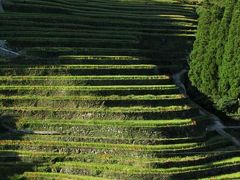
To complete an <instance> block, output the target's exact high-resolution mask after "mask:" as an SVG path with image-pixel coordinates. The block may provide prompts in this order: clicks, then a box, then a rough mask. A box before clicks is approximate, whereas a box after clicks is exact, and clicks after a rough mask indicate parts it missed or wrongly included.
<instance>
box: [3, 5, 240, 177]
mask: <svg viewBox="0 0 240 180" xmlns="http://www.w3.org/2000/svg"><path fill="white" fill-rule="evenodd" d="M4 8H5V13H2V14H0V16H1V17H0V24H1V28H0V36H1V37H0V38H1V39H6V40H7V42H8V44H9V46H10V47H14V48H17V49H20V50H21V52H22V53H21V56H18V57H17V58H1V65H0V66H1V67H0V102H1V103H0V112H1V117H0V128H1V133H0V175H1V177H3V178H5V179H10V178H11V179H180V180H181V179H223V178H224V177H226V176H227V177H228V178H233V177H234V178H238V177H239V176H240V174H239V168H240V158H239V153H240V151H239V149H238V147H237V146H235V145H234V144H233V143H232V142H231V141H230V140H229V139H227V138H223V137H222V136H221V135H219V134H218V133H217V132H215V131H211V132H206V128H207V127H208V125H209V124H211V121H212V120H211V116H209V115H206V114H204V115H203V114H201V112H200V109H199V107H198V106H196V104H194V103H192V102H191V101H190V100H189V98H188V97H187V96H185V95H184V94H183V93H182V91H181V89H180V88H179V87H178V86H177V85H176V84H177V83H176V84H175V83H174V82H173V81H172V78H171V75H172V74H174V73H176V72H178V71H180V70H181V69H182V68H183V67H185V65H186V63H187V62H186V56H188V54H189V51H190V50H191V48H192V43H193V41H194V38H195V37H194V35H195V33H196V27H197V20H196V15H195V9H196V6H194V5H192V4H188V3H185V4H182V3H180V2H178V1H173V0H166V1H161V2H155V1H146V2H145V1H134V0H132V1H117V0H109V1H107V2H106V1H104V0H98V1H95V0H94V1H83V0H68V1H62V0H54V1H42V0H6V1H5V3H4ZM36 132H40V133H36Z"/></svg>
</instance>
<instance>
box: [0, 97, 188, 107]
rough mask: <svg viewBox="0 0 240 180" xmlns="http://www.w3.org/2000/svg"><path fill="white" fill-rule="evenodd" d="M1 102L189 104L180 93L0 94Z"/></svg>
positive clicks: (39, 104) (93, 104) (19, 104)
mask: <svg viewBox="0 0 240 180" xmlns="http://www.w3.org/2000/svg"><path fill="white" fill-rule="evenodd" d="M0 100H1V101H2V104H3V105H4V106H5V107H6V106H9V105H14V106H33V105H34V106H36V105H38V106H51V107H60V106H61V105H63V104H65V107H66V106H72V107H84V106H85V107H86V106H87V107H89V106H93V107H94V106H106V107H113V106H118V107H124V106H128V107H131V106H144V107H146V106H151V107H156V106H169V105H170V104H171V105H175V106H180V105H182V106H184V105H190V101H189V99H188V98H186V97H184V96H182V95H180V94H179V95H178V94H176V95H174V94H173V95H155V96H154V95H145V96H144V95H143V96H137V95H130V96H31V95H22V96H20V95H18V96H13V95H10V96H4V95H0Z"/></svg>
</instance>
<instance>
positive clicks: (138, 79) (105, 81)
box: [0, 75, 172, 86]
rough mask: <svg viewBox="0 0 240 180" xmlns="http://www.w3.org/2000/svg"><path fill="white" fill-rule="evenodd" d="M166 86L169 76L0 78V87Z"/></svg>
mask: <svg viewBox="0 0 240 180" xmlns="http://www.w3.org/2000/svg"><path fill="white" fill-rule="evenodd" d="M46 83H48V84H52V85H54V84H58V85H59V84H64V83H66V84H67V85H70V84H77V85H79V84H84V85H96V86H97V85H132V84H134V85H167V84H172V81H171V79H170V77H169V76H166V75H162V76H139V75H138V76H131V75H130V76H117V75H115V76H92V75H91V76H60V75H58V76H0V85H8V84H9V85H41V84H42V85H44V84H46Z"/></svg>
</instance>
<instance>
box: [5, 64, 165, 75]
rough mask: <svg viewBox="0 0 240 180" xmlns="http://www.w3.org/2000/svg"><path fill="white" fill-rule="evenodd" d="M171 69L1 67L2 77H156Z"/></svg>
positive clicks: (139, 66) (116, 66)
mask: <svg viewBox="0 0 240 180" xmlns="http://www.w3.org/2000/svg"><path fill="white" fill-rule="evenodd" d="M169 68H170V67H159V68H158V67H157V66H155V65H65V66H64V65H58V66H26V65H15V66H14V67H9V66H1V67H0V70H1V71H0V73H1V74H2V75H6V74H12V75H45V76H47V75H61V74H62V75H65V74H67V75H89V76H90V75H155V74H156V73H157V72H158V71H161V72H164V70H165V71H167V69H169Z"/></svg>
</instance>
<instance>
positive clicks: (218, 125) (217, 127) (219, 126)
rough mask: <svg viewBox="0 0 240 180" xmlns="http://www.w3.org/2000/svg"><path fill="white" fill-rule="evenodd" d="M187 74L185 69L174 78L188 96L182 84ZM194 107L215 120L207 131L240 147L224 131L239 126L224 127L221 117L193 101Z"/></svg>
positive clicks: (237, 141)
mask: <svg viewBox="0 0 240 180" xmlns="http://www.w3.org/2000/svg"><path fill="white" fill-rule="evenodd" d="M185 73H187V70H186V69H183V70H182V71H180V72H179V73H176V74H174V75H173V76H172V78H173V81H174V83H175V84H176V85H177V86H179V87H180V91H181V92H182V93H183V94H184V95H185V96H186V97H188V95H187V91H186V87H185V85H184V84H183V83H182V80H181V79H182V77H183V75H184V74H185ZM191 102H192V103H193V104H194V105H196V106H197V107H198V108H199V110H200V114H202V115H207V116H209V118H210V119H212V120H213V125H211V126H209V127H207V129H206V131H216V132H217V133H218V134H220V135H221V136H223V137H224V138H227V139H229V140H230V141H232V143H233V144H235V145H236V146H238V147H240V141H239V140H238V139H237V138H236V137H233V136H232V135H230V134H229V133H227V132H226V131H224V129H230V128H239V126H229V127H228V126H224V125H223V123H222V121H221V119H220V118H219V117H217V116H216V115H214V114H212V113H210V112H208V111H207V110H206V109H204V108H202V107H201V106H199V105H198V104H196V103H195V102H193V101H191Z"/></svg>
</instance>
